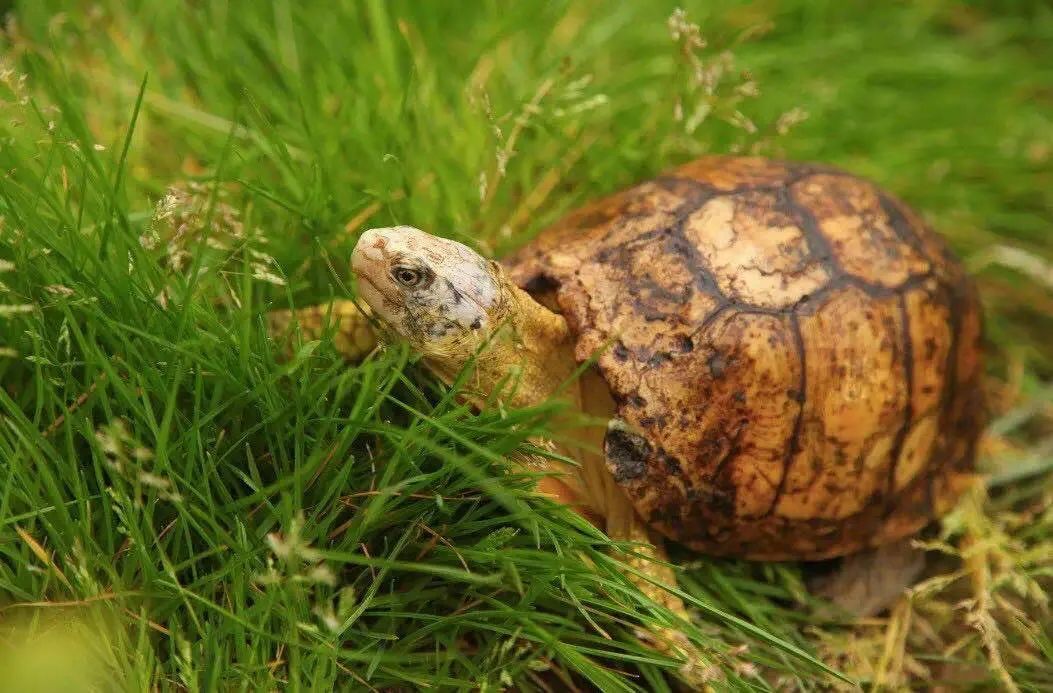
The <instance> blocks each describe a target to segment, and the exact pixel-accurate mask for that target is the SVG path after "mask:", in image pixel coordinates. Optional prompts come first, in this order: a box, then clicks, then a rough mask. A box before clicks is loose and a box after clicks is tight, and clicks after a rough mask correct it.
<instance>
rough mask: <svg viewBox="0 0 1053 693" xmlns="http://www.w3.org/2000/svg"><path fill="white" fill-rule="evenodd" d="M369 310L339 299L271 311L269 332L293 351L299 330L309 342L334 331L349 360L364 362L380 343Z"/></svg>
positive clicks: (337, 344)
mask: <svg viewBox="0 0 1053 693" xmlns="http://www.w3.org/2000/svg"><path fill="white" fill-rule="evenodd" d="M371 317H372V316H371V314H370V313H369V309H368V308H365V307H360V306H359V305H358V304H356V303H355V302H354V301H351V300H348V299H338V300H335V301H331V302H329V303H319V304H317V305H313V306H307V307H306V308H296V309H293V310H275V311H271V312H270V313H267V315H266V319H267V333H268V334H270V336H271V337H273V338H274V339H275V341H277V342H278V343H279V345H280V346H281V347H282V351H283V352H284V353H285V354H289V353H291V352H292V349H293V346H294V344H295V339H296V335H297V333H299V334H300V336H301V337H302V338H303V339H304V340H305V341H310V340H314V339H321V338H322V336H323V335H325V334H326V332H327V331H328V330H330V329H331V330H333V346H334V347H336V350H337V351H338V352H339V353H340V354H341V355H342V356H343V357H344V358H346V359H347V360H348V361H361V360H362V359H363V358H365V357H366V355H368V354H369V352H371V351H373V349H374V348H375V347H376V345H377V335H376V332H375V330H374V329H373V325H372V322H371Z"/></svg>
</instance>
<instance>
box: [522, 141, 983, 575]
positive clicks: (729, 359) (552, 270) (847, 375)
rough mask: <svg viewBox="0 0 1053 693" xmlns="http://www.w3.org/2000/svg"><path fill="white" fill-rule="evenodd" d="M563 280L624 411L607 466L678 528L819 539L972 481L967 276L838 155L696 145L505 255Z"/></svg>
mask: <svg viewBox="0 0 1053 693" xmlns="http://www.w3.org/2000/svg"><path fill="white" fill-rule="evenodd" d="M508 266H509V268H510V273H511V275H512V277H513V279H514V280H515V281H517V282H518V283H519V284H520V286H522V287H523V288H525V289H527V290H528V291H533V292H550V291H553V290H554V291H555V295H556V299H557V301H558V304H559V308H560V310H561V311H562V312H563V314H564V316H565V317H566V318H567V320H568V322H569V324H570V326H571V328H572V330H574V332H575V334H576V335H577V339H578V341H577V349H576V356H577V358H578V359H579V360H582V361H584V360H586V359H589V358H593V357H597V358H598V362H597V363H598V368H599V370H600V372H601V373H602V374H603V376H604V378H605V379H606V381H607V383H608V384H609V386H610V388H611V392H612V394H613V396H614V399H615V401H616V402H617V405H618V415H619V417H620V418H621V419H622V420H623V421H624V422H625V424H626V425H625V426H619V427H613V428H612V429H611V430H610V432H609V433H608V435H607V439H606V441H605V447H606V452H607V463H608V467H609V468H610V471H611V473H612V474H613V475H614V476H615V478H616V479H617V481H618V482H619V483H620V484H621V485H622V487H623V488H624V489H625V491H626V493H627V494H628V495H629V497H630V499H631V500H632V501H633V503H634V505H635V506H636V508H637V510H638V511H639V512H640V513H641V514H642V515H643V517H644V518H646V519H647V520H648V521H649V522H650V523H651V524H652V526H654V527H655V528H656V529H658V530H659V531H660V532H662V533H663V534H665V535H667V536H668V537H670V538H672V539H674V540H677V541H680V542H682V543H685V544H687V545H689V546H691V547H693V548H695V549H697V550H700V551H704V552H706V553H710V554H714V555H729V556H742V557H748V558H755V559H768V560H778V559H822V558H828V557H832V556H838V555H843V554H846V553H851V552H853V551H856V550H859V549H862V548H865V547H868V546H874V545H877V544H881V543H885V542H889V541H894V540H896V539H899V538H901V537H904V536H907V535H910V534H912V533H914V532H916V531H917V530H918V529H920V528H921V527H922V526H924V525H925V524H926V523H927V522H928V521H929V520H930V519H932V518H933V517H935V516H938V515H939V514H941V513H943V512H945V511H946V510H947V509H949V508H950V506H951V505H952V504H953V503H954V501H955V499H956V498H957V497H958V495H959V494H960V493H961V491H962V490H963V489H964V488H965V486H966V485H967V484H968V483H969V482H970V479H971V470H972V469H973V466H974V460H975V454H976V442H977V439H978V436H979V434H980V431H981V429H982V427H983V423H984V414H983V398H982V395H981V384H980V378H981V350H980V341H981V315H980V305H979V301H978V298H977V293H976V289H975V286H974V284H973V283H972V281H971V280H970V279H969V277H968V276H967V275H966V274H965V273H964V272H963V270H962V268H961V266H960V265H959V263H958V262H957V260H956V259H955V258H954V257H953V256H952V254H951V253H950V252H949V251H948V249H947V248H946V246H945V245H944V244H943V242H942V241H941V239H940V238H939V237H938V236H937V235H936V234H935V233H934V232H933V231H932V230H931V229H930V228H929V227H928V226H926V225H925V223H924V222H922V220H921V219H920V218H919V217H918V216H917V215H916V214H915V213H914V212H912V211H911V210H910V209H909V208H907V207H906V206H904V205H903V204H902V203H901V202H899V201H897V200H896V199H895V198H893V197H892V196H890V195H889V194H887V193H885V192H883V191H882V190H880V189H879V188H877V187H876V186H874V185H873V184H871V183H869V182H866V181H863V180H860V179H859V178H856V177H853V176H851V175H848V174H846V173H844V172H841V171H839V170H836V169H832V168H829V167H823V166H815V165H806V164H790V163H784V162H776V161H769V160H765V159H757V158H732V157H708V158H705V159H701V160H699V161H696V162H693V163H690V164H688V165H686V166H682V167H681V168H678V169H676V170H674V171H671V172H670V173H669V174H667V175H665V176H662V177H659V178H657V179H655V180H652V181H649V182H646V183H643V184H642V185H638V186H636V187H634V188H632V189H629V190H626V191H624V192H621V193H618V194H616V195H613V196H611V197H608V198H606V199H603V200H600V201H599V202H596V203H594V204H591V205H589V206H587V207H585V208H584V209H581V210H579V211H577V212H575V213H572V214H570V215H569V216H567V217H566V218H564V219H563V220H561V221H560V222H558V223H557V224H555V225H554V226H553V227H551V228H549V229H548V230H546V231H545V232H544V233H543V234H542V235H541V236H539V237H538V238H537V239H536V240H535V241H534V242H533V243H532V244H531V245H529V246H527V247H526V248H524V249H523V250H522V251H520V253H518V254H517V255H516V256H515V257H513V258H512V260H511V261H510V262H509V263H508Z"/></svg>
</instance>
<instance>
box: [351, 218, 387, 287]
mask: <svg viewBox="0 0 1053 693" xmlns="http://www.w3.org/2000/svg"><path fill="white" fill-rule="evenodd" d="M390 232H391V229H369V230H368V231H366V232H365V233H363V234H362V235H361V236H360V237H359V239H358V243H356V244H355V249H354V250H353V251H351V269H352V270H353V271H354V273H355V275H356V276H358V277H362V276H363V275H368V274H371V273H375V272H376V271H377V268H378V267H380V266H381V265H383V263H384V261H385V260H386V259H387V257H388V253H387V249H388V245H389V241H390V237H389V236H388V234H389V233H390Z"/></svg>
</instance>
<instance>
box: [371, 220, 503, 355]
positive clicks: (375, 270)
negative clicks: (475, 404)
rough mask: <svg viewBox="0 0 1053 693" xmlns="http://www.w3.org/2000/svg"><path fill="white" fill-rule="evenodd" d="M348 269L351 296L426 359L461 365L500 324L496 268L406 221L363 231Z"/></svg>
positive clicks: (464, 248) (499, 284)
mask: <svg viewBox="0 0 1053 693" xmlns="http://www.w3.org/2000/svg"><path fill="white" fill-rule="evenodd" d="M351 267H352V269H353V270H354V273H355V275H356V277H357V280H358V295H359V296H361V297H362V298H363V299H364V300H365V301H366V303H368V304H369V307H370V308H372V309H373V312H374V313H375V314H376V316H377V317H378V318H379V319H380V320H381V321H382V322H383V323H384V324H385V325H386V326H387V327H388V328H389V329H390V330H391V331H392V332H394V333H396V334H398V335H399V336H401V337H402V338H404V339H405V340H406V341H408V342H409V343H410V344H411V345H412V346H413V347H414V348H416V349H418V350H419V351H420V352H421V353H423V354H424V355H425V356H427V357H431V358H433V359H443V360H446V361H448V362H449V361H455V360H459V361H461V362H462V363H463V362H464V361H467V359H468V358H470V357H471V355H472V354H473V353H475V350H476V349H477V348H478V346H479V345H480V344H481V343H482V341H483V340H485V339H486V338H487V337H488V336H489V334H490V332H491V330H493V329H494V328H495V327H496V326H497V325H498V324H499V323H500V322H501V317H502V316H501V312H502V310H503V305H504V292H503V289H502V277H501V270H500V269H499V268H498V267H497V265H496V264H495V263H493V262H491V261H490V260H487V259H486V258H484V257H483V256H482V255H480V254H479V253H477V252H475V251H474V250H472V249H471V248H469V247H468V246H466V245H464V244H461V243H458V242H456V241H451V240H449V239H446V238H439V237H438V236H433V235H431V234H429V233H425V232H424V231H421V230H419V229H415V228H413V227H411V226H394V227H391V228H382V229H370V230H368V231H366V232H365V233H363V234H362V236H361V237H360V238H359V239H358V244H357V245H356V246H355V249H354V251H353V253H352V255H351ZM448 365H455V364H453V363H449V364H448ZM456 365H460V364H456Z"/></svg>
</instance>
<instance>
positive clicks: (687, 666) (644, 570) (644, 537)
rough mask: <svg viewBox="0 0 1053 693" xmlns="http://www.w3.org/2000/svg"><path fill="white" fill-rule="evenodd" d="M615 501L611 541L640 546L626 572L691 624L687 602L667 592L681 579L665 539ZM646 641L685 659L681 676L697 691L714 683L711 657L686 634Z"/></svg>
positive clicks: (661, 633)
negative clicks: (704, 653) (674, 566)
mask: <svg viewBox="0 0 1053 693" xmlns="http://www.w3.org/2000/svg"><path fill="white" fill-rule="evenodd" d="M612 501H614V499H612V498H608V505H607V535H608V536H609V537H611V539H614V540H617V541H631V542H633V543H634V544H635V545H636V546H635V548H634V551H633V553H632V554H630V555H627V556H625V557H624V558H623V559H622V560H623V562H624V563H625V565H626V566H627V567H628V568H631V570H627V571H626V576H627V577H628V578H629V580H630V581H631V582H632V583H633V584H634V585H636V586H637V587H638V588H639V590H640V591H641V592H643V593H644V595H646V596H647V598H648V599H650V600H651V601H653V602H655V603H656V604H659V605H661V606H663V607H665V608H666V609H668V610H669V611H671V612H672V613H673V614H674V615H675V616H677V617H678V618H680V619H681V620H683V621H684V622H685V623H690V622H691V614H690V613H689V612H688V610H687V606H686V605H685V604H684V602H683V600H682V599H680V597H679V596H677V595H676V594H674V593H673V592H671V591H670V590H669V589H667V588H668V587H675V586H676V584H677V580H676V573H675V572H674V571H673V569H672V568H671V567H670V566H669V564H668V556H667V555H666V552H665V541H664V539H663V538H662V537H661V536H660V535H658V534H657V533H656V532H654V531H653V530H651V529H650V528H649V527H648V526H647V523H646V522H645V521H644V520H643V518H641V517H640V515H639V514H637V512H636V509H635V508H633V507H632V505H631V504H630V503H629V501H628V499H626V498H625V497H624V496H622V497H621V498H620V502H612ZM655 583H657V584H655ZM644 640H645V641H646V642H647V644H648V645H650V646H651V647H653V648H654V649H655V650H656V651H658V652H661V653H662V654H666V655H669V656H671V657H676V658H680V659H683V660H684V663H683V664H682V665H681V667H680V676H681V677H682V678H683V680H684V681H685V682H686V683H688V684H689V685H690V686H691V687H692V688H693V689H696V690H703V689H705V688H706V687H707V686H708V684H709V682H710V681H712V679H713V676H712V673H711V669H710V663H711V660H710V658H707V657H706V656H704V655H703V654H702V652H700V651H699V649H698V648H697V647H695V645H694V644H692V643H691V641H690V640H689V639H688V637H687V635H685V634H684V633H683V631H681V630H679V629H677V628H673V627H660V628H658V629H657V630H656V631H654V632H652V633H647V634H645V636H644Z"/></svg>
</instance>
